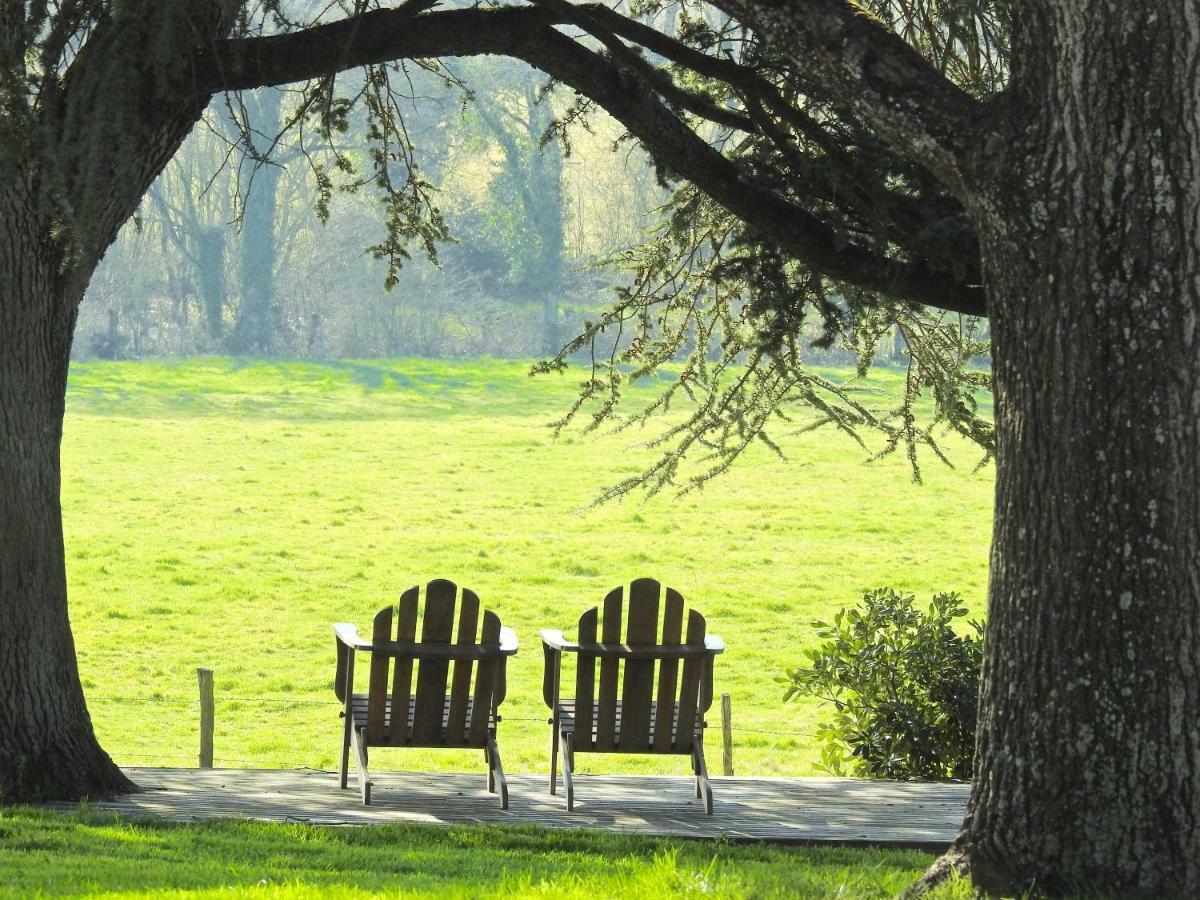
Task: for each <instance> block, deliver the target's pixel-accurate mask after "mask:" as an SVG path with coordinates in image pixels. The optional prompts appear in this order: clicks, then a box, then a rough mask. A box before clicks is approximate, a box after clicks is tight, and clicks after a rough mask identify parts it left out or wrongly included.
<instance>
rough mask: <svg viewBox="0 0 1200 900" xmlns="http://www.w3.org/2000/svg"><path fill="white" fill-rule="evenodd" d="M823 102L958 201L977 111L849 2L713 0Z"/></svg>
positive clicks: (895, 37) (975, 105) (974, 103)
mask: <svg viewBox="0 0 1200 900" xmlns="http://www.w3.org/2000/svg"><path fill="white" fill-rule="evenodd" d="M715 3H716V5H717V6H719V7H720V8H722V9H724V10H725V11H726V12H728V13H729V14H730V15H732V16H735V17H736V18H737V19H738V20H739V21H741V22H744V23H745V24H747V25H749V26H750V27H752V28H754V29H755V31H756V32H757V33H758V34H759V36H760V37H761V38H762V39H763V40H764V41H765V42H766V43H767V44H768V45H769V46H770V47H771V48H772V49H773V50H774V51H775V52H776V53H778V54H779V55H780V56H782V57H783V58H785V59H787V60H788V62H790V63H791V64H792V65H794V66H795V67H796V69H797V71H799V72H801V73H803V76H804V78H805V80H806V81H807V82H808V83H810V84H812V85H813V87H814V88H816V89H819V90H820V91H822V92H823V94H824V99H826V100H828V101H829V102H830V103H832V104H833V105H835V106H837V107H840V108H842V109H846V110H849V111H851V112H852V113H854V114H855V116H856V117H858V118H860V119H861V120H862V121H864V122H866V123H867V124H868V125H870V126H871V127H872V128H873V129H874V130H875V132H876V133H877V134H878V135H879V136H880V137H881V138H882V139H883V140H885V141H886V142H887V143H888V144H889V145H890V146H891V147H892V148H893V149H894V150H895V151H896V152H897V153H899V154H900V155H902V156H904V157H906V158H908V159H909V160H911V161H913V162H915V163H917V164H918V165H920V166H923V167H924V168H926V169H928V170H929V171H931V172H933V173H934V174H935V175H936V176H937V177H938V179H939V180H940V181H941V182H942V183H943V184H944V185H945V186H946V187H947V188H949V189H950V190H951V191H953V192H954V193H955V194H957V195H958V196H960V197H962V196H963V195H964V189H965V186H966V183H967V178H966V175H965V173H964V160H965V159H966V157H967V154H968V153H969V151H970V149H971V147H972V146H973V145H974V143H975V128H976V125H977V117H978V114H979V111H980V104H979V103H978V101H976V100H975V99H974V98H972V97H971V96H970V95H969V94H967V93H966V92H965V91H963V90H962V89H961V88H959V87H958V86H957V85H955V84H954V83H953V82H951V81H949V80H948V79H947V78H945V77H944V76H943V75H941V73H939V72H938V71H937V70H936V69H934V68H933V67H932V66H931V65H930V64H929V63H928V62H927V61H926V60H925V59H924V58H923V57H922V56H921V55H920V54H919V53H918V52H917V51H916V50H914V49H913V48H912V47H910V46H909V45H908V44H907V43H905V42H904V40H903V39H901V38H900V36H899V35H897V34H895V33H894V32H892V31H890V30H889V29H888V28H886V27H885V26H884V25H883V24H882V23H880V22H878V21H877V20H875V19H874V18H873V17H872V16H870V15H869V14H868V13H866V12H865V11H864V10H863V9H862V8H861V7H859V6H857V5H856V4H853V3H851V2H849V0H770V2H767V0H715Z"/></svg>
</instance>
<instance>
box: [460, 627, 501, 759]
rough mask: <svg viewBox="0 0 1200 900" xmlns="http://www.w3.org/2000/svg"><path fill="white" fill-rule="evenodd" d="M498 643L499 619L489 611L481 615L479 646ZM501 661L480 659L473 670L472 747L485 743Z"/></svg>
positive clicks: (469, 733) (470, 736)
mask: <svg viewBox="0 0 1200 900" xmlns="http://www.w3.org/2000/svg"><path fill="white" fill-rule="evenodd" d="M499 642H500V617H499V616H497V615H496V614H495V613H494V612H492V611H491V610H490V609H489V610H486V611H485V612H484V614H483V629H482V632H481V633H480V635H479V643H481V644H498V643H499ZM503 664H504V661H503V660H502V659H494V658H493V659H482V660H480V661H479V665H478V666H477V667H476V669H475V702H474V703H473V704H472V709H471V725H470V728H469V729H468V734H467V741H468V743H469V744H470V745H471V746H473V747H482V746H483V745H484V744H485V743H486V742H487V734H488V723H489V721H490V719H491V714H492V695H493V693H494V691H495V688H496V676H497V671H498V669H499V667H500V666H502V665H503Z"/></svg>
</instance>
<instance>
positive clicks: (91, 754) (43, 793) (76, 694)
mask: <svg viewBox="0 0 1200 900" xmlns="http://www.w3.org/2000/svg"><path fill="white" fill-rule="evenodd" d="M18 181H19V182H20V183H19V184H18V185H17V186H13V187H10V188H8V189H7V190H2V191H0V221H2V222H4V223H5V226H6V227H5V228H4V229H3V230H0V410H2V411H3V415H2V416H0V535H2V536H3V539H2V540H0V684H3V685H4V691H2V692H0V801H3V802H8V801H12V800H17V801H20V800H30V799H78V798H80V797H85V796H92V797H96V796H101V795H104V794H108V793H112V792H117V791H124V790H130V789H132V788H133V785H132V784H131V783H130V782H129V781H128V779H126V778H125V776H124V775H122V774H121V771H120V770H119V769H118V768H117V767H116V766H115V765H114V764H113V762H112V760H111V759H110V758H109V757H108V755H107V754H106V753H105V752H104V751H103V750H102V749H101V748H100V746H99V744H98V743H97V742H96V739H95V736H94V734H93V732H92V723H91V719H90V718H89V716H88V712H87V707H86V705H85V704H84V698H83V689H82V687H81V686H80V682H79V668H78V665H77V663H76V658H75V644H74V641H73V639H72V637H71V627H70V622H69V620H68V617H67V578H66V566H65V559H64V550H63V532H62V509H61V506H60V504H59V487H60V476H59V471H60V470H59V445H60V442H61V440H62V423H63V411H64V404H65V397H66V387H67V365H68V358H69V354H70V347H71V337H72V332H73V330H74V322H75V310H76V309H77V308H78V302H79V299H80V298H81V297H82V292H83V287H84V285H85V284H86V281H84V280H80V279H77V278H72V277H71V276H70V275H64V274H63V270H64V267H63V260H62V258H61V253H60V251H59V248H58V247H57V246H56V245H55V243H54V241H53V239H52V238H51V237H50V233H49V231H48V230H45V229H41V228H39V227H38V222H39V215H38V212H37V210H36V209H35V207H36V200H35V199H34V197H35V196H36V193H35V189H34V188H32V187H31V186H30V184H29V180H28V179H18Z"/></svg>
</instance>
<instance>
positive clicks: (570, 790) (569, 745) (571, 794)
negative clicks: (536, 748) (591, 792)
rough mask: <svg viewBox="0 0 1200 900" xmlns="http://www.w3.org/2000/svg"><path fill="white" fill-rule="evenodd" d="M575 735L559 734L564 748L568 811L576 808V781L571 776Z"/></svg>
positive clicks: (564, 776) (573, 763)
mask: <svg viewBox="0 0 1200 900" xmlns="http://www.w3.org/2000/svg"><path fill="white" fill-rule="evenodd" d="M574 743H575V735H573V734H568V733H566V732H563V733H562V734H560V735H559V744H560V745H561V749H562V770H563V786H564V787H565V788H566V789H567V812H570V811H571V810H573V809H574V808H575V782H574V781H573V780H572V778H571V770H572V768H574V765H575V754H574V753H573V752H572V751H574V749H575V748H574V746H573V745H574Z"/></svg>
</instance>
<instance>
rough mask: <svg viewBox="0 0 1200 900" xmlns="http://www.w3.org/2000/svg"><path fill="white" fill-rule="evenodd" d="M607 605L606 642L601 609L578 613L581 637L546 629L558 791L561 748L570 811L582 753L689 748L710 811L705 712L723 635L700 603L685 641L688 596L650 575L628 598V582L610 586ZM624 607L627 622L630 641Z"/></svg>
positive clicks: (553, 778) (546, 691)
mask: <svg viewBox="0 0 1200 900" xmlns="http://www.w3.org/2000/svg"><path fill="white" fill-rule="evenodd" d="M660 596H661V598H662V603H661V609H662V616H661V623H662V624H661V631H660V628H659V622H660V617H659V609H660V602H659V601H660ZM603 607H604V616H603V621H602V622H601V623H600V625H599V634H600V640H599V641H597V640H596V634H597V616H598V612H599V611H598V610H597V609H596V607H592V608H591V609H589V610H588V611H587V612H585V613H584V614H583V615H582V616H580V618H579V634H578V640H577V641H575V642H571V641H568V640H567V639H566V638H564V637H563V633H562V632H561V631H552V630H549V629H546V630H543V631H542V633H541V634H542V647H543V650H544V652H545V655H546V665H545V675H544V678H543V681H542V695H543V697H544V698H545V700H546V705H547V706H549V707H550V711H551V714H550V726H551V730H550V793H551V794H553V793H555V792H556V789H557V781H558V775H557V764H558V757H559V755H560V754H561V755H562V768H563V783H564V786H565V788H566V791H567V809H568V810H571V809H574V808H575V787H574V782H573V779H572V773H573V772H574V769H575V754H576V753H582V752H588V753H671V754H680V755H689V756H691V759H692V771H693V772H694V773H695V776H696V796H697V797H703V799H704V811H705V812H706V813H708V814H709V815H712V803H713V797H712V786H711V785H710V784H709V780H708V766H707V764H706V763H705V760H704V728H705V725H706V723H705V721H704V713H705V712H706V711H707V710H708V708H709V707H710V706H712V697H713V687H712V677H713V660H714V658H715V657H716V655H717V654H718V653H721V652H722V651H723V650H724V649H725V645H724V644H723V643H722V642H721V639H720V638H718V637H716V636H715V635H706V634H705V622H704V616H702V615H700V613H698V612H696V610H694V609H693V610H690V611H689V612H688V617H687V632H686V639H685V640H684V641H683V642H682V643H681V642H680V637H681V634H682V632H683V621H684V619H683V597H681V596H680V595H679V593H678V592H677V591H674V590H672V589H671V588H666V589H665V590H664V589H663V587H662V585H660V584H659V583H658V582H657V581H655V580H653V579H651V578H640V579H638V580H637V581H635V582H633V584H631V585H630V586H629V592H628V603H626V592H625V588H624V587H619V588H616V589H614V590H613V591H610V592H609V594H608V596H606V597H605V598H604V604H603ZM625 613H627V617H626V618H627V622H628V625H627V627H626V631H625V641H624V643H622V642H621V624H622V615H623V614H625ZM568 653H569V654H573V655H574V656H575V696H574V697H573V698H570V699H565V698H564V697H563V696H562V692H563V684H564V675H563V657H564V655H565V654H568ZM597 660H599V662H600V667H599V669H600V671H599V684H598V686H597V678H596V676H597V672H596V662H597ZM680 662H682V663H683V667H682V668H683V671H682V674H681V673H680ZM622 664H623V665H622ZM622 668H623V669H624V671H623V672H622V671H621V669H622ZM656 675H657V688H656V683H655V682H656V679H655V676H656Z"/></svg>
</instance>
